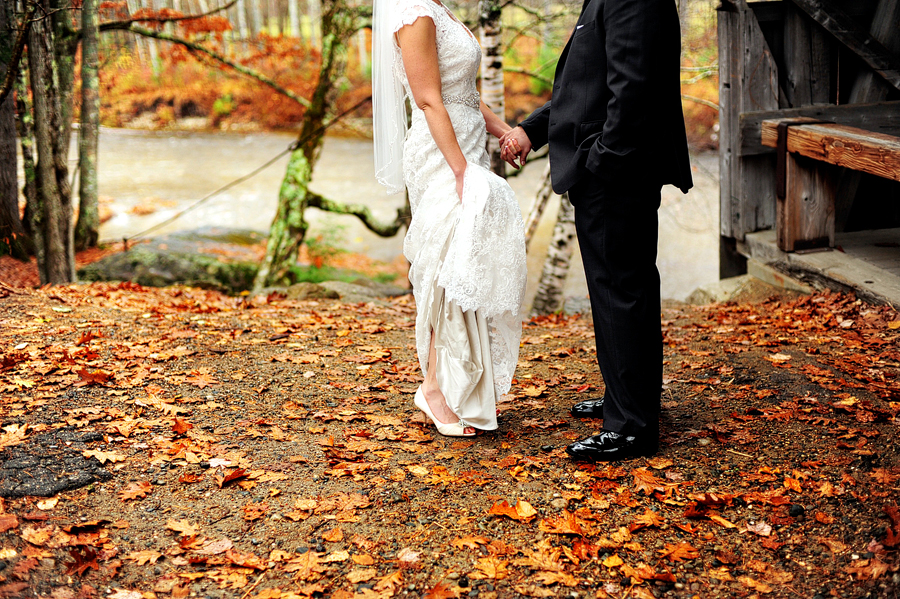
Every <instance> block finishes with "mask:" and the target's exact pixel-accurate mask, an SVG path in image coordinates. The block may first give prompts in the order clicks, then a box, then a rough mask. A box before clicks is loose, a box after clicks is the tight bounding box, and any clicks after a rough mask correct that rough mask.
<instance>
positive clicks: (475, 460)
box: [0, 284, 900, 599]
mask: <svg viewBox="0 0 900 599" xmlns="http://www.w3.org/2000/svg"><path fill="white" fill-rule="evenodd" d="M2 296H5V297H2ZM0 306H2V312H0V343H2V345H0V399H2V401H0V410H2V412H0V413H2V425H3V429H2V430H3V432H2V435H0V451H2V454H0V495H2V496H3V497H4V498H5V499H4V500H3V503H2V506H0V507H2V510H0V512H2V513H0V530H2V531H3V532H2V533H0V560H2V561H0V579H2V581H0V597H53V598H72V597H113V598H115V599H137V598H141V597H145V598H149V597H161V598H163V597H187V596H191V597H204V598H211V599H218V598H226V597H228V598H249V597H258V598H269V599H278V598H288V597H308V596H312V597H334V598H337V599H347V598H349V597H359V598H375V597H381V598H386V597H421V596H424V597H429V598H439V597H479V598H480V599H492V598H495V597H501V598H506V597H521V596H531V597H571V598H576V597H577V598H586V597H598V598H603V597H614V598H624V597H636V598H649V597H754V596H767V597H854V598H856V597H897V596H900V590H898V589H900V572H898V563H900V555H898V548H900V511H898V507H897V498H898V487H900V456H898V447H897V443H896V436H897V433H898V424H900V419H898V412H900V381H898V375H900V349H898V346H900V320H898V315H897V314H896V312H894V311H892V310H890V309H888V308H884V307H874V306H870V305H867V304H864V303H862V302H859V301H857V300H856V299H855V298H853V297H849V296H844V295H838V294H824V295H816V296H811V297H804V298H801V299H799V300H792V301H785V300H782V301H779V300H770V301H768V302H764V303H760V304H723V305H713V306H710V307H703V308H697V307H691V306H686V305H682V304H675V303H669V304H666V305H665V306H664V310H663V315H662V316H663V324H664V334H665V342H666V346H665V347H666V350H665V392H664V396H663V408H664V411H663V421H662V429H663V430H662V435H663V437H662V443H661V450H660V452H659V454H658V455H657V456H656V457H654V458H650V459H636V460H629V461H624V462H620V463H615V464H611V465H596V466H595V465H589V464H575V463H572V462H571V461H569V460H568V459H567V458H566V456H565V453H564V452H563V448H564V446H565V445H566V444H567V443H569V442H571V441H572V440H574V439H578V438H581V437H584V436H586V435H588V434H591V433H592V431H596V430H599V429H600V427H601V422H600V421H590V420H584V421H582V420H576V419H573V418H572V417H571V416H570V415H569V413H568V409H569V407H570V406H571V405H572V404H573V403H574V402H576V401H579V400H581V399H588V398H592V397H596V396H599V395H600V394H602V392H603V383H602V379H601V378H600V376H599V374H598V372H597V367H596V362H595V354H594V349H593V331H592V327H591V325H590V322H589V320H586V319H584V318H581V317H578V316H575V317H561V316H554V317H547V318H540V319H535V320H532V321H529V322H527V323H526V326H525V331H524V335H523V344H522V350H521V355H520V363H519V368H518V370H517V380H516V382H515V384H514V386H513V389H512V391H511V393H510V395H509V396H508V397H507V398H506V400H505V401H504V402H502V403H501V404H500V405H499V410H500V413H501V414H500V429H499V430H498V431H495V432H489V433H485V434H482V435H479V436H478V437H476V438H473V439H449V438H443V437H441V436H440V435H438V434H437V433H436V431H435V430H434V429H433V427H431V426H427V425H426V424H425V423H424V421H423V416H422V415H421V414H420V413H419V412H418V411H417V410H415V409H414V407H413V404H412V397H413V395H412V394H413V393H414V392H415V389H416V387H417V386H418V384H419V382H420V381H421V379H420V376H419V369H418V364H417V362H416V359H415V352H414V347H413V343H414V335H413V324H414V315H415V307H414V304H413V301H412V299H411V297H409V296H405V297H401V298H396V299H393V300H390V301H388V300H385V301H379V302H374V303H369V304H357V305H347V304H342V303H340V302H339V301H337V300H328V301H318V302H293V301H287V300H283V299H279V298H278V297H274V296H273V297H269V298H257V299H254V300H249V299H247V298H232V297H227V296H223V295H219V294H216V293H214V292H209V291H203V290H197V289H186V288H166V289H148V288H142V287H138V286H136V285H132V284H121V285H113V284H93V285H74V286H69V287H55V288H46V289H42V290H38V291H23V290H14V289H9V288H3V289H0ZM54 493H55V495H53V494H54ZM39 495H47V497H43V496H39Z"/></svg>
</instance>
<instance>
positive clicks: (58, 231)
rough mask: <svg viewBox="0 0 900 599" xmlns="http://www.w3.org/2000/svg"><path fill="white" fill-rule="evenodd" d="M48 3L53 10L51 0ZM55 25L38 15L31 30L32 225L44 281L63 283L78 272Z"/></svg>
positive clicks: (29, 52)
mask: <svg viewBox="0 0 900 599" xmlns="http://www.w3.org/2000/svg"><path fill="white" fill-rule="evenodd" d="M45 1H46V0H45ZM45 8H46V9H47V10H48V12H49V8H50V7H49V3H47V4H45ZM51 27H52V25H51V23H49V22H47V21H46V20H39V21H36V22H35V23H34V24H33V25H32V26H31V31H30V32H29V35H28V70H29V73H30V76H31V91H32V97H33V98H34V133H35V146H36V148H37V173H36V175H37V178H36V184H37V194H36V199H37V205H36V206H35V209H34V211H33V212H32V218H33V219H34V220H33V226H32V230H33V231H34V236H35V249H36V254H37V259H38V273H39V275H40V278H41V284H48V283H49V284H62V283H69V282H71V281H72V280H74V278H75V254H74V251H73V242H74V239H73V230H72V202H71V190H70V189H69V181H68V171H69V169H68V164H67V158H68V147H63V141H64V140H63V139H62V138H64V137H65V138H68V136H66V135H63V134H62V126H63V121H64V114H63V111H62V108H61V106H60V100H61V98H60V89H59V85H58V83H57V81H58V79H57V73H56V72H55V71H56V70H57V61H56V59H55V57H54V43H53V31H52V29H51Z"/></svg>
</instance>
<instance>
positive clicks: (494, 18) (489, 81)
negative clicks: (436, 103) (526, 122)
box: [478, 0, 506, 177]
mask: <svg viewBox="0 0 900 599" xmlns="http://www.w3.org/2000/svg"><path fill="white" fill-rule="evenodd" d="M478 16H479V25H480V26H481V27H480V28H481V49H482V52H483V56H482V59H481V99H482V100H484V103H485V104H487V105H488V106H489V107H490V109H491V111H493V113H494V114H496V115H497V116H499V117H500V118H501V119H503V120H506V103H505V99H504V96H503V40H502V35H501V34H502V23H501V6H500V1H499V0H480V2H479V5H478ZM487 145H488V148H487V149H488V154H490V156H491V170H492V171H494V172H495V173H497V174H498V175H500V176H501V177H506V162H504V161H503V160H502V159H501V158H500V143H499V140H498V139H497V138H495V137H494V136H492V135H488V143H487Z"/></svg>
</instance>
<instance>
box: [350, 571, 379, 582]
mask: <svg viewBox="0 0 900 599" xmlns="http://www.w3.org/2000/svg"><path fill="white" fill-rule="evenodd" d="M377 575H378V571H377V570H376V569H375V568H357V569H355V570H350V573H349V574H347V580H349V581H350V582H352V583H353V584H359V583H360V582H366V581H368V580H372V579H373V578H375V576H377Z"/></svg>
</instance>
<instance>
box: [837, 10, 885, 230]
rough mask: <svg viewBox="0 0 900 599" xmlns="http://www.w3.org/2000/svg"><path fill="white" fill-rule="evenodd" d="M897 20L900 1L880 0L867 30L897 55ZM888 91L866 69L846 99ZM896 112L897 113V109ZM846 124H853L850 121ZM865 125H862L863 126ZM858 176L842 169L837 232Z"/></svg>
mask: <svg viewBox="0 0 900 599" xmlns="http://www.w3.org/2000/svg"><path fill="white" fill-rule="evenodd" d="M898 23H900V0H881V1H880V2H879V3H878V7H877V8H876V10H875V16H874V18H873V19H872V25H871V27H870V28H869V33H870V34H872V37H874V38H875V39H877V40H878V41H879V42H881V43H882V44H884V47H885V48H887V49H888V51H890V52H892V53H894V54H900V35H898V34H897V24H898ZM890 91H891V86H889V85H888V84H887V83H885V82H884V81H883V80H882V79H881V78H880V77H878V76H877V75H875V73H873V72H872V71H867V70H866V71H863V72H861V73H859V74H858V75H857V77H856V80H855V81H854V82H853V87H852V88H851V91H850V100H849V101H850V103H851V104H859V103H861V102H882V101H884V100H886V99H887V98H888V95H889V94H890ZM897 113H898V114H900V109H898V111H897ZM845 124H848V125H852V124H853V123H845ZM857 126H858V125H857ZM865 128H866V127H863V129H865ZM861 178H862V174H861V173H859V172H857V171H844V172H843V173H842V174H841V179H840V181H839V182H838V190H837V196H836V197H835V228H836V230H837V231H843V230H844V227H845V225H846V223H847V220H848V219H849V218H850V211H851V210H852V209H853V203H854V202H855V201H856V196H857V194H858V192H859V185H860V182H861Z"/></svg>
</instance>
